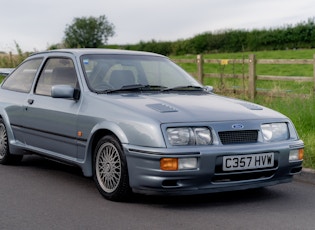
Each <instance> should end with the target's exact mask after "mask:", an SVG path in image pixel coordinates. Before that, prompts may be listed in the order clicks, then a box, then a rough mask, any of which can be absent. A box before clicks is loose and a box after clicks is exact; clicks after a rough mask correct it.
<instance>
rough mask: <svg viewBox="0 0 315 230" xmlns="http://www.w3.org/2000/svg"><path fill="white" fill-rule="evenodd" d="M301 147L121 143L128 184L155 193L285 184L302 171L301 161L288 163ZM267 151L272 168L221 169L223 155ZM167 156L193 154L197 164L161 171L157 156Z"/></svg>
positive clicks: (296, 144)
mask: <svg viewBox="0 0 315 230" xmlns="http://www.w3.org/2000/svg"><path fill="white" fill-rule="evenodd" d="M303 147H304V145H303V142H302V141H294V142H292V141H290V142H283V143H281V144H279V143H276V144H272V143H270V144H265V143H264V144H261V143H259V144H256V143H255V144H246V145H245V144H244V145H226V146H222V145H221V146H210V147H209V146H208V147H191V148H190V147H189V148H187V147H185V148H173V149H167V148H162V149H154V148H145V147H138V146H130V145H124V149H125V153H126V157H127V164H128V171H129V183H130V187H131V188H132V189H133V191H134V192H137V193H143V194H156V195H192V194H205V193H214V192H225V191H234V190H244V189H251V188H259V187H266V186H271V185H276V184H280V183H287V182H290V181H292V178H293V175H294V174H297V173H299V172H300V171H301V170H302V161H294V162H289V152H290V150H292V149H298V148H303ZM266 152H273V153H274V154H275V159H274V160H275V164H274V166H273V167H272V168H262V169H251V170H245V171H232V172H224V171H223V170H222V158H223V156H226V155H233V154H234V155H243V154H244V155H247V154H259V153H266ZM166 156H167V157H176V158H180V157H196V158H197V159H198V167H197V169H193V170H182V171H180V170H179V171H163V170H161V169H160V159H161V158H163V157H166Z"/></svg>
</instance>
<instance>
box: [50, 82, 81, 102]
mask: <svg viewBox="0 0 315 230" xmlns="http://www.w3.org/2000/svg"><path fill="white" fill-rule="evenodd" d="M51 96H52V97H53V98H69V99H74V100H79V98H80V90H79V89H75V88H74V87H72V86H70V85H54V86H53V87H52V88H51Z"/></svg>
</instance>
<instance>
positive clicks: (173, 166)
mask: <svg viewBox="0 0 315 230" xmlns="http://www.w3.org/2000/svg"><path fill="white" fill-rule="evenodd" d="M160 168H161V169H162V170H165V171H176V170H178V159H177V158H162V159H161V160H160Z"/></svg>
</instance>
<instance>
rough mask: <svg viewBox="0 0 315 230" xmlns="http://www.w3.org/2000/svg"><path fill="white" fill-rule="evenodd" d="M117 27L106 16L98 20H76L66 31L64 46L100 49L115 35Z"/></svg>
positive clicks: (88, 18) (92, 18)
mask: <svg viewBox="0 0 315 230" xmlns="http://www.w3.org/2000/svg"><path fill="white" fill-rule="evenodd" d="M114 30H115V26H114V25H113V24H112V23H111V22H109V21H108V20H107V18H106V16H105V15H101V16H99V17H98V18H95V17H81V18H75V19H74V20H73V23H72V24H71V25H67V26H66V29H65V38H64V45H65V46H66V47H67V48H99V47H101V46H103V45H105V44H107V40H108V38H109V37H112V36H114V35H115V31H114Z"/></svg>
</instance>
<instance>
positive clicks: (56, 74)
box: [35, 58, 78, 96]
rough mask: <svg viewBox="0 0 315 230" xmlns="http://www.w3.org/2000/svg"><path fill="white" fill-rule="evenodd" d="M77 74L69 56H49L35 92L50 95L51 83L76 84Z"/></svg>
mask: <svg viewBox="0 0 315 230" xmlns="http://www.w3.org/2000/svg"><path fill="white" fill-rule="evenodd" d="M77 81H78V80H77V74H76V71H75V68H74V64H73V62H72V60H71V59H69V58H50V59H48V60H47V62H46V63H45V67H44V69H43V71H42V72H41V74H40V77H39V80H38V83H37V87H36V89H35V93H36V94H40V95H46V96H51V87H52V86H53V85H70V86H72V87H74V88H75V87H76V86H77Z"/></svg>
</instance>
